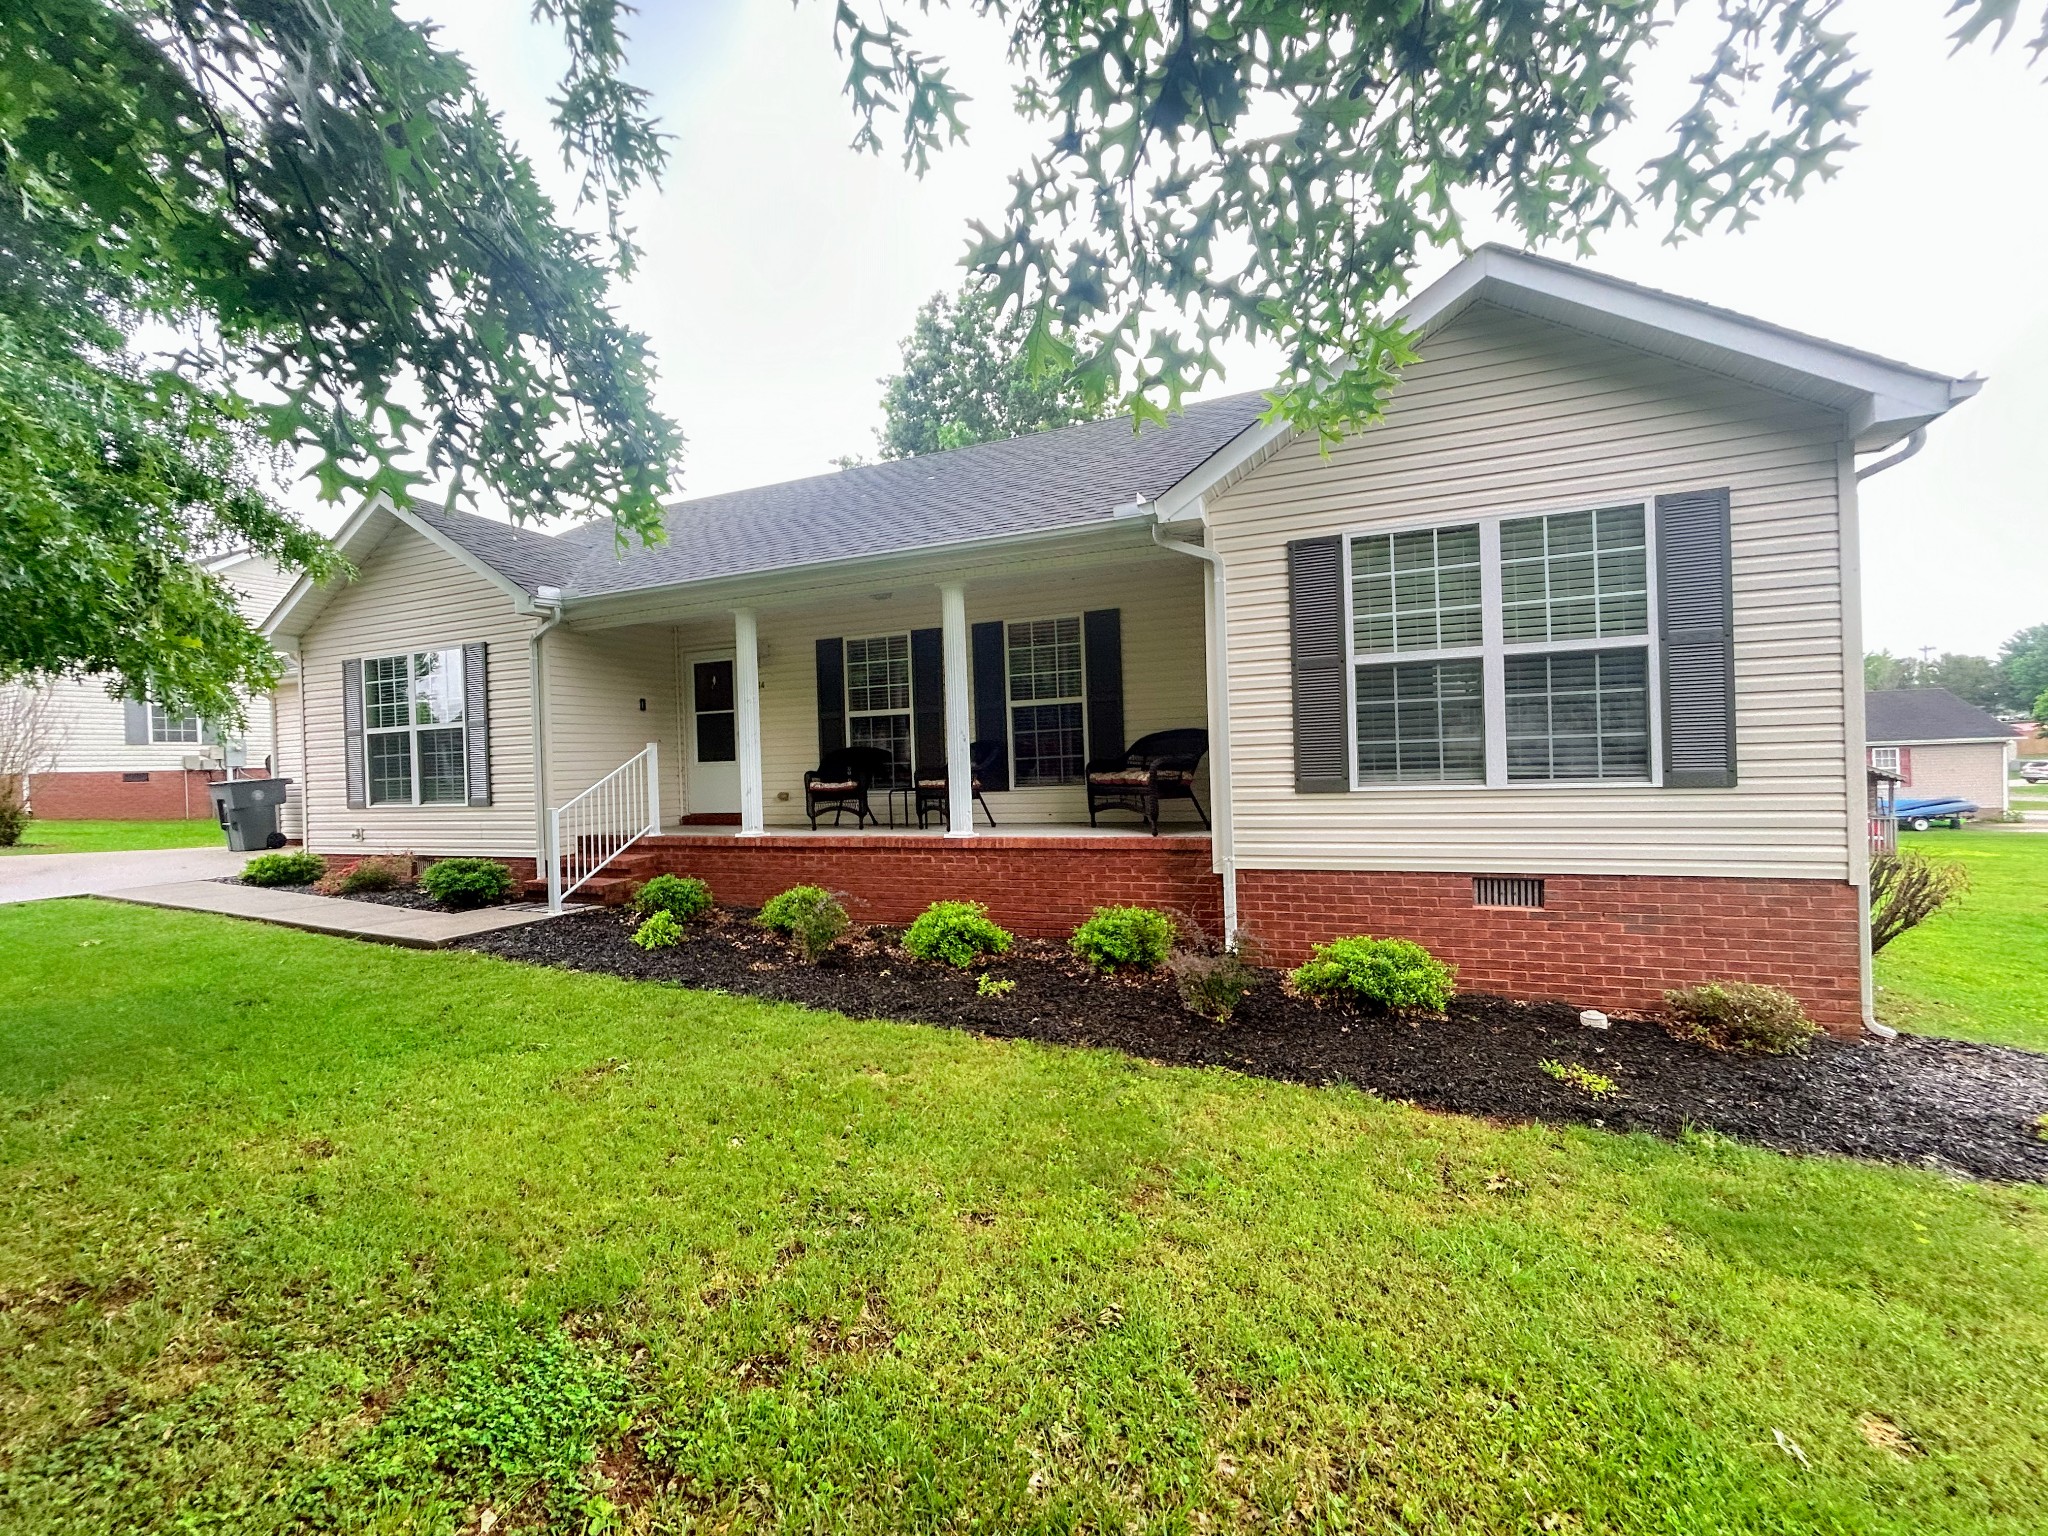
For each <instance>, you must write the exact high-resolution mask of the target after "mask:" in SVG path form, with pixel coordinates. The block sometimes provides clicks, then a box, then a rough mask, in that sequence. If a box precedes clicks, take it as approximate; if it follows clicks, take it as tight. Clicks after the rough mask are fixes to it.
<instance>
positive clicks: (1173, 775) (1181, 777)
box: [1157, 768, 1194, 784]
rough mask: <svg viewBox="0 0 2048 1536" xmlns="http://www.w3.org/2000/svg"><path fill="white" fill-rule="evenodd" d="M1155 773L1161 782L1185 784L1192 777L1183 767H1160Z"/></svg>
mask: <svg viewBox="0 0 2048 1536" xmlns="http://www.w3.org/2000/svg"><path fill="white" fill-rule="evenodd" d="M1157 773H1158V778H1159V782H1160V783H1162V784H1185V783H1187V782H1188V781H1189V780H1190V779H1192V778H1193V777H1194V775H1193V774H1191V773H1189V772H1188V771H1187V770H1186V769H1185V768H1161V769H1159V770H1157Z"/></svg>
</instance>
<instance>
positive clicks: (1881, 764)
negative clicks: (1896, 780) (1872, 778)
mask: <svg viewBox="0 0 2048 1536" xmlns="http://www.w3.org/2000/svg"><path fill="white" fill-rule="evenodd" d="M1870 766H1871V767H1873V768H1881V769H1883V770H1884V771H1885V772H1886V773H1897V772H1898V771H1899V749H1898V748H1897V747H1872V748H1871V749H1870Z"/></svg>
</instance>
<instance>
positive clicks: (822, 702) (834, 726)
mask: <svg viewBox="0 0 2048 1536" xmlns="http://www.w3.org/2000/svg"><path fill="white" fill-rule="evenodd" d="M845 745H846V642H845V641H844V640H841V639H838V638H836V637H835V638H833V639H830V640H820V641H819V642H818V762H819V763H820V764H821V765H822V764H823V763H824V761H825V754H826V753H828V752H837V751H838V750H839V749H840V748H841V747H843V746H845Z"/></svg>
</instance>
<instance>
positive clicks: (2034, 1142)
mask: <svg viewBox="0 0 2048 1536" xmlns="http://www.w3.org/2000/svg"><path fill="white" fill-rule="evenodd" d="M636 923H637V919H636V918H635V917H634V916H633V915H632V914H631V913H628V912H620V911H592V912H584V913H576V914H572V915H570V916H567V917H563V918H560V919H557V920H556V921H554V922H549V923H535V924H531V925H528V926H526V927H523V928H514V929H510V930H506V931H504V932H499V933H492V934H484V935H479V936H478V937H476V938H474V939H470V940H467V941H465V943H464V947H466V948H469V949H475V950H480V951H483V952H485V953H488V954H493V955H498V956H502V957H504V958H506V959H511V960H523V961H527V962H530V963H533V964H538V965H553V966H560V967H563V968H566V969H569V970H578V971H596V972H602V973H605V974H608V975H613V976H624V977H629V978H633V979H636V980H644V981H661V982H669V983H673V984H676V985H679V986H687V987H700V988H707V989H712V990H717V991H721V992H729V993H736V994H741V995H744V996H750V997H763V998H773V999H776V1000H779V1001H782V1002H790V1003H802V1004H805V1005H808V1006H811V1007H816V1008H825V1009H831V1010H834V1011H836V1012H839V1013H846V1014H851V1015H853V1016H855V1017H857V1018H882V1019H901V1020H904V1021H906V1022H911V1023H929V1024H939V1025H944V1026H946V1027H949V1028H953V1029H964V1030H969V1031H972V1032H974V1033H976V1034H982V1035H990V1036H995V1037H999V1038H1004V1039H1026V1040H1040V1041H1045V1042H1048V1043H1051V1044H1057V1045H1082V1046H1102V1047H1107V1048H1110V1049H1113V1050H1120V1051H1125V1052H1128V1053H1129V1054H1131V1055H1133V1056H1139V1057H1143V1058H1144V1059H1146V1060H1150V1061H1159V1062H1165V1063H1170V1064H1172V1065H1176V1066H1212V1067H1227V1068H1230V1069H1231V1070H1233V1071H1239V1072H1244V1073H1248V1074H1251V1075H1254V1076H1259V1077H1269V1078H1277V1079H1282V1080H1285V1081H1290V1082H1302V1083H1316V1084H1329V1083H1352V1084H1356V1085H1357V1086H1359V1087H1361V1088H1366V1089H1370V1090H1371V1091H1372V1092H1374V1093H1376V1094H1379V1095H1380V1096H1382V1097H1384V1098H1389V1099H1397V1100H1403V1101H1406V1102H1409V1103H1413V1104H1417V1105H1422V1106H1425V1107H1427V1108H1430V1109H1439V1110H1450V1111H1454V1112H1457V1113H1460V1114H1469V1115H1481V1116H1486V1117H1489V1118H1496V1119H1507V1120H1538V1121H1545V1122H1551V1123H1576V1124H1581V1125H1592V1126H1600V1127H1603V1128H1605V1129H1607V1130H1614V1131H1650V1132H1654V1133H1656V1134H1658V1135H1663V1136H1675V1135H1677V1134H1679V1133H1680V1132H1681V1131H1683V1130H1685V1129H1687V1128H1692V1129H1695V1130H1708V1129H1711V1130H1714V1131H1717V1132H1720V1133H1721V1134H1724V1135H1727V1136H1732V1137H1736V1138H1739V1139H1741V1140H1745V1141H1751V1142H1757V1143H1760V1144H1762V1145H1764V1146H1768V1147H1776V1148H1778V1149H1780V1150H1783V1151H1788V1152H1832V1153H1843V1154H1847V1155H1849V1156H1854V1157H1865V1158H1876V1159H1880V1160H1883V1161H1886V1162H1895V1163H1910V1164H1916V1165H1920V1166H1924V1167H1931V1168H1937V1169H1941V1170H1943V1171H1946V1172H1951V1173H1963V1174H1970V1175H1974V1176H1976V1177H1979V1178H1994V1179H2019V1180H2030V1181H2039V1182H2048V1141H2043V1140H2041V1139H2039V1136H2038V1133H2037V1127H2036V1124H2035V1122H2036V1120H2037V1117H2040V1116H2042V1115H2044V1114H2048V1055H2041V1054H2036V1053H2034V1052H2031V1051H2022V1050H2014V1049H2010V1048H2007V1047H2002V1046H1988V1045H1973V1044H1969V1043H1966V1042H1963V1041H1958V1040H1941V1039H1933V1038H1929V1037H1920V1036H1901V1037H1900V1038H1899V1039H1897V1040H1895V1041H1890V1042H1885V1043H1878V1042H1874V1041H1873V1042H1865V1043H1855V1044H1851V1043H1846V1042H1842V1041H1837V1040H1831V1039H1822V1040H1819V1041H1816V1042H1815V1043H1814V1046H1813V1048H1812V1050H1811V1051H1810V1053H1809V1054H1807V1055H1804V1056H1778V1057H1757V1058H1742V1057H1733V1056H1726V1055H1721V1054H1718V1053H1716V1052H1713V1051H1710V1050H1708V1049H1706V1048H1705V1047H1703V1046H1699V1045H1694V1044H1691V1043H1689V1042H1686V1041H1682V1040H1678V1039H1675V1038H1673V1037H1672V1036H1670V1035H1668V1034H1666V1033H1665V1032H1664V1031H1663V1030H1662V1029H1660V1028H1658V1027H1657V1025H1656V1024H1654V1023H1652V1022H1649V1021H1647V1020H1632V1019H1616V1020H1614V1021H1613V1024H1612V1026H1611V1027H1610V1028H1608V1029H1606V1030H1592V1029H1587V1028H1586V1027H1584V1026H1583V1025H1581V1024H1580V1023H1579V1019H1578V1011H1577V1009H1575V1008H1572V1007H1569V1006H1566V1005H1564V1004H1561V1003H1522V1002H1515V1001H1513V1000H1511V999H1508V998H1502V997H1489V996H1486V995H1484V994H1468V995H1466V996H1462V997H1460V998H1458V1000H1457V1001H1456V1002H1455V1003H1454V1004H1453V1005H1452V1008H1451V1011H1450V1015H1449V1017H1447V1018H1444V1019H1426V1020H1415V1021H1402V1020H1391V1019H1386V1018H1378V1017H1372V1016H1369V1015H1362V1014H1357V1013H1353V1012H1350V1011H1347V1010H1343V1009H1337V1008H1318V1007H1316V1006H1315V1005H1314V1004H1312V1003H1309V1002H1307V1001H1304V1000H1302V999H1300V998H1295V997H1290V996H1289V995H1287V993H1286V992H1285V991H1284V990H1282V988H1281V987H1280V985H1279V984H1278V978H1277V976H1276V977H1274V978H1273V979H1272V980H1271V981H1268V982H1265V983H1263V984H1261V985H1260V986H1259V987H1258V989H1257V990H1255V991H1254V992H1253V993H1252V994H1251V995H1250V996H1249V997H1247V998H1246V999H1245V1001H1244V1003H1243V1004H1242V1006H1241V1007H1240V1008H1239V1009H1238V1011H1237V1014H1236V1016H1235V1017H1234V1018H1233V1020H1232V1022H1231V1023H1230V1024H1229V1025H1227V1026H1223V1025H1217V1024H1213V1023H1210V1022H1209V1021H1208V1020H1205V1019H1201V1018H1197V1017H1195V1016H1194V1015H1192V1014H1190V1013H1188V1012H1187V1011H1186V1009H1184V1008H1183V1007H1182V1006H1181V1004H1180V1000H1179V998H1178V996H1177V995H1176V993H1175V991H1174V987H1173V984H1172V982H1171V981H1170V980H1168V979H1166V978H1165V977H1162V976H1132V977H1113V978H1112V977H1102V976H1098V975H1096V974H1095V973H1093V972H1092V971H1090V970H1089V969H1088V968H1087V967H1086V966H1085V965H1083V964H1082V963H1081V962H1080V961H1078V960H1076V959H1075V958H1074V957H1073V956H1072V955H1070V954H1068V953H1067V951H1066V949H1065V948H1064V947H1063V946H1061V945H1058V944H1052V943H1047V942H1043V941H1034V940H1019V941H1018V942H1017V944H1016V946H1015V947H1014V948H1013V949H1012V950H1011V951H1010V953H1009V954H1008V955H1006V956H1004V957H1003V958H1002V959H1001V960H1000V961H998V962H997V963H996V964H995V965H994V966H992V967H991V971H992V973H993V974H995V975H998V976H1001V977H1005V978H1008V979H1010V980H1013V981H1015V982H1016V987H1015V990H1013V991H1011V992H1010V993H1009V994H1007V995H1006V996H1003V997H984V996H982V995H980V994H979V993H978V992H977V991H976V988H975V976H974V975H973V974H972V973H962V972H958V971H954V970H951V969H950V968H948V967H945V966H941V965H934V964H930V963H927V962H923V961H919V960H914V959H912V958H911V957H910V956H908V955H907V954H905V953H904V952H903V951H902V950H901V949H900V948H898V947H897V940H898V937H899V936H898V935H897V934H896V933H895V932H893V931H890V930H885V929H871V930H865V931H862V932H857V933H856V934H855V935H853V936H851V937H850V938H849V939H848V940H847V941H845V942H844V943H843V944H842V945H841V947H840V948H839V949H838V950H835V951H834V952H833V953H832V954H831V955H830V956H829V957H828V958H827V960H826V962H825V963H824V964H822V965H819V966H815V967H813V966H806V965H804V964H802V963H800V962H799V961H797V960H796V959H795V958H793V956H792V955H791V953H790V951H789V949H788V947H787V946H786V945H785V944H784V943H783V941H782V940H781V939H780V938H778V937H776V936H775V935H772V934H768V933H765V932H763V931H762V930H760V929H758V928H756V927H754V926H753V925H752V924H751V922H749V921H748V917H747V915H746V914H743V913H735V912H731V911H726V910H723V909H721V910H720V911H718V912H717V913H715V914H714V915H713V916H712V918H711V919H709V920H708V921H706V922H703V923H697V924H692V925H690V927H689V928H688V930H687V933H688V937H687V938H686V939H685V940H684V941H683V942H682V943H681V944H679V945H677V946H675V947H674V948H672V949H665V950H653V951H648V950H641V949H637V948H635V947H634V946H633V945H632V944H631V943H629V942H628V939H629V936H630V935H631V934H632V932H633V929H634V927H635V926H636ZM1546 1060H1548V1061H1554V1062H1557V1063H1560V1064H1563V1065H1567V1066H1569V1065H1571V1064H1574V1063H1576V1064H1580V1065H1583V1066H1585V1067H1586V1068H1588V1069H1589V1070H1591V1071H1594V1072H1598V1073H1601V1074H1603V1075H1605V1076H1606V1077H1609V1078H1611V1079H1613V1081H1614V1083H1615V1085H1616V1090H1617V1091H1616V1092H1615V1093H1613V1094H1611V1095H1608V1096H1605V1097H1602V1098H1600V1099H1598V1100H1595V1099H1593V1098H1591V1097H1589V1096H1588V1095H1587V1094H1586V1093H1585V1092H1584V1091H1583V1090H1581V1089H1578V1088H1574V1087H1571V1086H1569V1085H1567V1084H1565V1083H1561V1082H1558V1081H1555V1080H1554V1079H1553V1078H1551V1077H1550V1076H1548V1075H1547V1074H1545V1073H1544V1072H1543V1071H1542V1070H1541V1068H1540V1067H1539V1065H1538V1064H1539V1063H1540V1062H1543V1061H1546Z"/></svg>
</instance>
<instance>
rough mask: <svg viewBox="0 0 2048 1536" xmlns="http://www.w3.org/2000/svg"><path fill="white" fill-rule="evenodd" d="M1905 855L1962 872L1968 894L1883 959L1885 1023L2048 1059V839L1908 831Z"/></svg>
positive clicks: (1881, 1013) (1991, 832)
mask: <svg viewBox="0 0 2048 1536" xmlns="http://www.w3.org/2000/svg"><path fill="white" fill-rule="evenodd" d="M1899 846H1900V847H1902V848H1912V849H1916V850H1918V851H1919V852H1922V853H1926V854H1929V855H1931V856H1933V857H1935V858H1941V859H1952V860H1954V861H1955V862H1956V863H1959V864H1961V865H1963V866H1964V867H1965V868H1967V869H1968V870H1969V872H1970V889H1969V890H1968V891H1966V892H1965V893H1964V894H1963V896H1962V897H1961V899H1960V900H1958V901H1957V902H1956V903H1955V904H1954V905H1952V906H1950V907H1949V908H1947V909H1945V910H1944V911H1942V912H1939V913H1937V914H1936V915H1935V916H1934V917H1932V918H1930V919H1929V920H1928V921H1926V922H1924V923H1922V924H1921V925H1920V926H1919V927H1918V928H1915V929H1913V930H1912V931H1911V932H1910V933H1906V934H1902V935H1901V936H1900V937H1898V938H1896V939H1894V940H1892V942H1891V943H1889V944H1887V945H1886V946H1885V947H1884V949H1883V951H1882V952H1881V953H1879V955H1878V957H1877V985H1878V994H1877V1013H1878V1017H1879V1018H1881V1019H1883V1020H1884V1021H1885V1022H1886V1023H1888V1024H1894V1025H1897V1026H1898V1027H1899V1028H1901V1029H1913V1030H1919V1031H1920V1032H1922V1033H1923V1034H1930V1035H1955V1036H1957V1037H1959V1038H1961V1039H1964V1040H1989V1041H1993V1042H1996V1043H1998V1044H2002V1045H2023V1046H2027V1047H2028V1048H2030V1049H2032V1050H2037V1051H2048V834H2043V833H2039V832H2022V831H2018V830H2007V829H2005V828H1994V827H1982V828H1975V827H1973V828H1966V829H1964V830H1963V831H1961V832H1917V833H1916V832H1908V833H1904V834H1902V835H1901V836H1900V838H1899Z"/></svg>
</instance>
